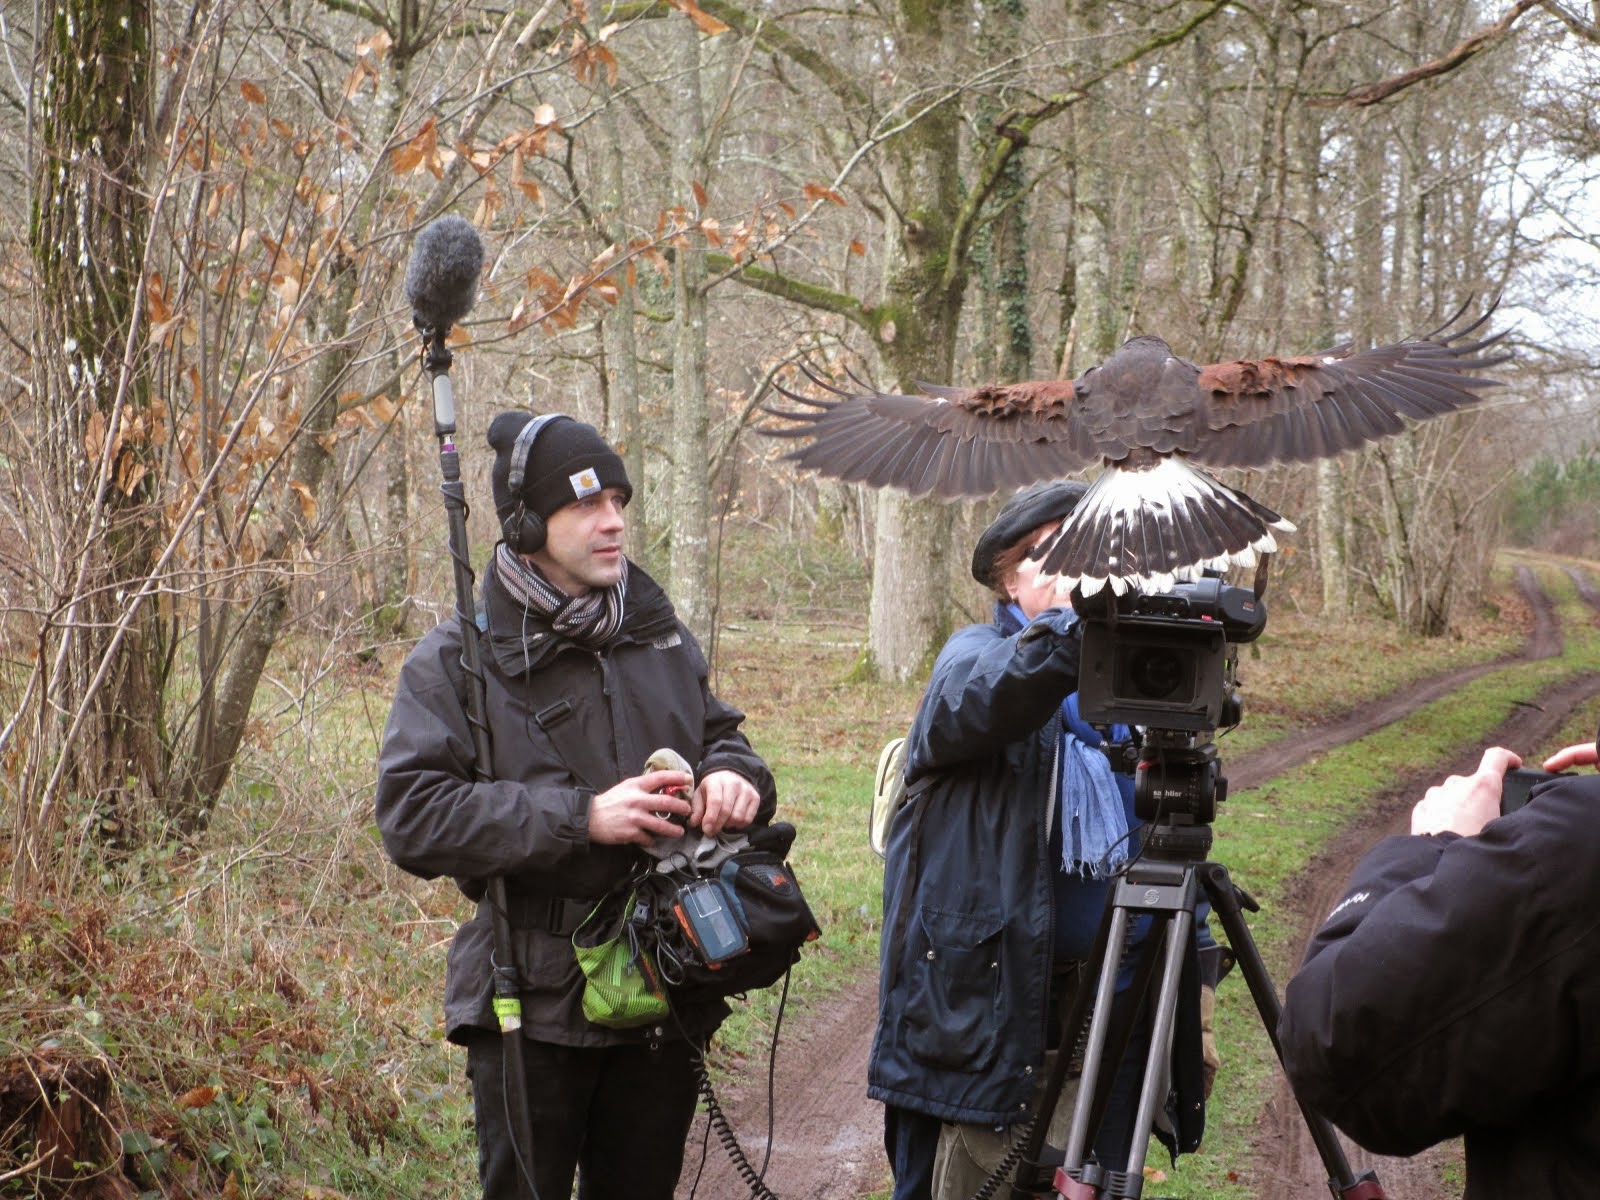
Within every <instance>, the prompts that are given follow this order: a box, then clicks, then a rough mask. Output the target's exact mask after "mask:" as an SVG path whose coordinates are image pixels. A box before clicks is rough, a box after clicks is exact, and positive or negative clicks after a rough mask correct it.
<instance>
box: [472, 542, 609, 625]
mask: <svg viewBox="0 0 1600 1200" xmlns="http://www.w3.org/2000/svg"><path fill="white" fill-rule="evenodd" d="M494 565H495V570H496V571H497V572H498V573H499V576H500V582H501V583H502V584H504V585H505V589H506V591H508V592H509V593H511V596H512V597H513V598H514V599H516V600H518V601H520V602H521V604H522V606H523V607H524V608H526V609H527V610H528V611H529V612H534V613H539V614H540V615H542V616H543V617H545V619H546V620H548V621H549V622H550V628H551V629H552V630H554V631H555V632H556V633H558V634H560V635H561V636H562V637H564V638H566V639H567V640H568V641H573V642H577V643H579V644H580V645H583V646H590V647H594V648H598V647H600V646H604V645H605V644H606V643H607V642H609V641H610V640H611V639H612V638H614V637H615V636H616V635H617V631H618V630H619V629H621V628H622V613H623V608H624V604H625V602H626V600H627V595H628V560H627V559H626V558H624V559H623V560H622V578H620V579H618V580H617V582H616V583H614V584H612V585H611V586H610V587H608V588H606V589H604V590H603V591H602V590H600V589H597V588H591V589H590V590H589V591H587V592H584V593H583V594H582V595H581V596H569V595H567V594H566V593H565V592H563V591H562V590H561V589H560V588H558V587H556V585H555V584H553V583H551V582H550V581H549V580H548V579H546V578H545V577H544V573H543V572H541V571H540V570H539V568H538V567H536V566H534V565H533V564H532V563H530V562H528V561H527V560H526V559H524V558H522V557H520V556H519V555H516V554H513V553H512V552H511V550H510V549H508V548H507V546H506V544H505V543H504V542H501V543H500V545H499V546H497V547H496V548H495V557H494Z"/></svg>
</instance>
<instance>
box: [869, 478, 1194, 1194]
mask: <svg viewBox="0 0 1600 1200" xmlns="http://www.w3.org/2000/svg"><path fill="white" fill-rule="evenodd" d="M1085 490H1086V489H1085V487H1084V485H1083V484H1080V483H1068V482H1053V483H1045V484H1037V485H1035V486H1033V487H1030V488H1027V489H1025V490H1023V491H1021V492H1019V493H1017V494H1016V495H1015V496H1013V497H1012V498H1011V499H1010V500H1008V501H1007V502H1006V503H1005V505H1004V506H1003V507H1002V508H1001V509H1000V512H999V514H998V515H997V516H996V517H995V519H994V521H993V522H992V523H991V524H990V525H989V527H988V528H987V529H986V530H985V531H984V532H983V535H982V536H981V537H979V539H978V543H977V546H976V548H975V549H974V551H973V555H972V575H973V578H975V579H976V580H977V581H978V582H979V583H980V584H982V585H983V586H984V587H986V588H989V589H990V590H991V591H992V592H993V594H994V599H995V607H994V618H993V620H992V621H990V622H989V623H988V624H986V625H969V626H967V627H966V628H964V629H960V630H957V631H956V632H955V633H954V634H952V635H951V637H950V640H949V641H948V642H947V643H945V646H944V648H943V649H942V650H941V651H940V653H939V657H938V659H937V660H936V661H935V663H934V666H933V672H932V675H931V677H930V678H929V680H928V687H927V691H926V692H924V693H923V697H922V702H921V704H920V705H919V706H918V708H917V713H916V716H915V717H914V718H913V720H912V723H911V729H910V732H909V734H908V735H907V739H906V787H907V793H906V794H907V799H906V802H905V804H904V805H903V806H902V807H901V808H900V809H899V811H898V812H897V813H896V815H895V817H894V820H893V823H892V824H891V826H890V830H889V837H888V845H887V850H886V853H885V856H884V857H885V861H884V880H883V933H882V949H881V962H880V974H879V988H880V992H879V1022H878V1030H877V1035H876V1037H875V1038H874V1040H873V1046H872V1053H871V1057H870V1058H869V1060H868V1065H867V1084H868V1088H867V1090H868V1093H869V1094H870V1095H871V1096H873V1097H874V1098H875V1099H877V1100H881V1101H882V1102H883V1103H884V1105H885V1112H884V1146H885V1150H886V1151H887V1153H888V1156H889V1164H890V1167H891V1168H892V1170H893V1172H894V1193H893V1200H929V1198H930V1197H932V1198H935V1200H965V1198H966V1197H970V1196H972V1195H974V1194H975V1193H977V1192H979V1190H980V1189H981V1188H982V1187H983V1185H984V1183H985V1181H986V1179H988V1178H989V1177H990V1175H991V1173H992V1172H994V1171H996V1170H997V1169H999V1168H1000V1167H1001V1165H1002V1164H1003V1163H1004V1162H1005V1161H1006V1159H1007V1155H1008V1153H1009V1152H1010V1151H1011V1150H1012V1149H1013V1147H1017V1148H1020V1145H1021V1144H1022V1143H1023V1142H1025V1140H1026V1137H1027V1133H1028V1130H1029V1127H1030V1122H1031V1121H1032V1119H1033V1116H1034V1112H1035V1109H1036V1107H1037V1106H1038V1102H1039V1099H1040V1097H1039V1092H1040V1090H1041V1087H1042V1085H1043V1083H1044V1081H1045V1079H1046V1078H1047V1077H1048V1075H1049V1071H1048V1069H1047V1068H1048V1065H1049V1060H1048V1059H1047V1055H1052V1054H1053V1053H1054V1052H1055V1051H1056V1049H1057V1046H1056V1043H1057V1041H1058V1040H1059V1035H1060V1024H1061V1019H1062V1018H1063V1017H1064V1016H1065V1015H1066V1011H1067V1009H1068V1008H1070V1007H1071V1003H1072V998H1073V996H1074V995H1075V994H1076V992H1077V989H1079V988H1081V987H1088V988H1091V989H1092V988H1093V987H1094V984H1095V971H1096V969H1097V968H1098V965H1099V964H1096V963H1092V962H1090V961H1088V960H1089V955H1090V954H1091V952H1092V948H1093V943H1094V939H1095V935H1096V933H1097V931H1098V929H1099V925H1100V920H1101V917H1102V915H1103V913H1104V911H1105V907H1106V901H1107V896H1108V893H1109V891H1110V888H1111V882H1112V876H1113V875H1114V874H1115V873H1116V872H1117V870H1118V869H1119V868H1120V867H1122V866H1123V865H1124V864H1126V863H1127V862H1128V860H1129V859H1130V858H1132V857H1133V856H1134V855H1136V854H1137V853H1138V852H1139V831H1140V823H1139V821H1138V819H1137V818H1136V816H1135V814H1134V808H1133V780H1132V777H1131V776H1128V775H1124V774H1120V773H1117V772H1115V771H1113V770H1112V767H1111V764H1110V760H1109V759H1108V758H1107V756H1106V755H1105V754H1104V753H1103V751H1102V749H1101V748H1102V746H1103V745H1104V744H1105V743H1106V741H1107V735H1108V734H1109V735H1110V736H1111V738H1112V739H1113V740H1116V741H1122V740H1125V739H1127V738H1128V737H1129V736H1130V732H1129V731H1128V730H1127V729H1125V728H1121V727H1116V728H1113V729H1110V730H1100V729H1095V728H1093V727H1091V726H1090V725H1089V724H1087V723H1086V722H1085V721H1083V720H1082V719H1081V717H1080V716H1079V714H1078V707H1077V687H1078V637H1077V632H1076V630H1075V629H1074V628H1073V626H1074V623H1075V622H1076V620H1077V617H1076V614H1075V613H1073V611H1072V607H1071V604H1070V603H1069V601H1068V600H1067V599H1066V598H1064V597H1061V596H1058V595H1057V594H1056V591H1055V584H1054V581H1053V580H1051V579H1048V578H1045V579H1041V578H1040V575H1039V565H1040V564H1039V562H1038V560H1037V559H1035V558H1033V557H1031V556H1030V555H1031V551H1032V550H1033V549H1034V548H1035V547H1037V546H1039V545H1040V544H1041V542H1042V541H1043V540H1044V539H1045V538H1046V537H1048V536H1049V535H1051V534H1053V533H1054V532H1055V531H1056V530H1057V529H1058V528H1060V526H1061V523H1062V522H1063V521H1064V520H1065V519H1066V518H1067V517H1068V516H1069V515H1070V514H1071V513H1072V510H1073V508H1074V507H1075V506H1076V505H1077V503H1078V501H1079V499H1081V498H1082V496H1083V494H1084V491H1085ZM1148 926H1149V921H1148V919H1145V920H1142V921H1140V922H1137V923H1135V925H1134V932H1133V937H1132V941H1133V942H1134V943H1135V944H1136V943H1137V942H1138V940H1140V939H1142V937H1143V936H1144V932H1145V930H1146V929H1147V928H1148ZM1203 929H1204V925H1203V923H1201V924H1200V925H1199V926H1198V927H1197V943H1198V942H1199V941H1200V940H1202V938H1203V940H1204V942H1206V943H1210V937H1209V934H1208V933H1206V934H1203V935H1202V934H1200V933H1199V931H1200V930H1203ZM1131 975H1132V972H1131V966H1130V967H1129V968H1128V969H1125V970H1124V972H1123V975H1122V977H1121V982H1122V985H1123V986H1126V984H1127V983H1128V982H1131ZM1193 1010H1194V1011H1195V1012H1196V1014H1197V1013H1198V998H1196V1002H1195V1004H1194V1005H1193ZM1181 1030H1182V1026H1181V1025H1180V1041H1179V1045H1178V1046H1177V1047H1176V1051H1175V1054H1174V1067H1175V1068H1177V1070H1176V1071H1175V1076H1176V1078H1178V1079H1179V1080H1180V1081H1181V1080H1183V1079H1184V1078H1185V1077H1189V1078H1192V1079H1194V1080H1195V1081H1196V1082H1198V1081H1199V1079H1200V1073H1201V1069H1202V1068H1201V1049H1200V1034H1199V1028H1198V1016H1196V1020H1195V1023H1194V1028H1193V1031H1192V1036H1184V1035H1183V1034H1182V1032H1181ZM1141 1039H1142V1040H1141ZM1147 1044H1148V1033H1144V1034H1138V1035H1136V1037H1135V1039H1134V1042H1133V1043H1132V1044H1131V1045H1130V1047H1129V1049H1128V1052H1127V1054H1126V1055H1125V1056H1124V1058H1123V1061H1122V1062H1121V1064H1120V1065H1118V1064H1112V1068H1113V1069H1114V1086H1113V1090H1112V1093H1111V1097H1110V1101H1109V1104H1108V1108H1107V1111H1106V1113H1105V1116H1104V1118H1103V1120H1102V1122H1101V1124H1100V1128H1099V1132H1098V1136H1096V1137H1095V1138H1094V1139H1093V1140H1092V1142H1091V1144H1090V1145H1089V1146H1088V1147H1086V1148H1085V1153H1086V1154H1089V1153H1091V1152H1093V1153H1095V1154H1096V1155H1098V1156H1099V1161H1100V1162H1101V1163H1102V1165H1104V1166H1106V1167H1107V1168H1108V1169H1109V1170H1114V1171H1121V1170H1122V1169H1123V1167H1124V1166H1125V1164H1126V1159H1127V1155H1128V1150H1129V1146H1130V1142H1131V1140H1132V1139H1133V1138H1134V1137H1135V1131H1134V1129H1133V1128H1132V1126H1133V1117H1134V1110H1135V1108H1136V1107H1137V1101H1138V1085H1139V1082H1140V1078H1141V1075H1142V1067H1143V1059H1144V1047H1145V1045H1147ZM1191 1068H1192V1069H1191ZM1199 1086H1201V1087H1203V1083H1200V1084H1199ZM1075 1096H1076V1085H1075V1084H1074V1085H1073V1086H1071V1087H1068V1088H1065V1089H1063V1091H1062V1094H1061V1096H1060V1097H1059V1103H1058V1105H1057V1107H1056V1109H1055V1111H1054V1120H1051V1124H1050V1130H1049V1137H1048V1142H1049V1144H1051V1145H1054V1146H1057V1147H1060V1146H1063V1145H1064V1144H1065V1142H1066V1133H1067V1131H1068V1128H1069V1126H1070V1122H1071V1117H1072V1110H1073V1101H1074V1098H1075ZM1184 1102H1185V1103H1191V1104H1192V1100H1187V1099H1186V1100H1185V1101H1184ZM1203 1112H1204V1108H1203V1100H1201V1102H1200V1108H1199V1115H1201V1116H1203ZM1195 1115H1196V1114H1194V1113H1193V1112H1191V1113H1188V1114H1186V1120H1185V1121H1184V1122H1181V1123H1179V1130H1180V1138H1179V1142H1180V1144H1182V1147H1183V1148H1184V1149H1192V1148H1193V1143H1194V1142H1195V1141H1197V1140H1198V1129H1197V1128H1196V1127H1195V1125H1194V1116H1195ZM1041 1116H1042V1117H1043V1118H1044V1119H1046V1120H1050V1119H1051V1114H1041ZM1145 1136H1146V1135H1145V1134H1143V1133H1141V1134H1139V1147H1140V1158H1141V1161H1142V1158H1143V1146H1144V1137H1145ZM1013 1165H1014V1163H1013ZM1010 1178H1011V1176H1010V1173H1009V1172H1008V1173H1007V1174H1006V1175H1005V1176H1004V1177H1002V1178H1001V1179H1000V1180H999V1188H1000V1189H1002V1190H1003V1189H1006V1188H1008V1187H1009V1186H1010ZM990 1190H994V1189H990ZM997 1194H998V1193H997Z"/></svg>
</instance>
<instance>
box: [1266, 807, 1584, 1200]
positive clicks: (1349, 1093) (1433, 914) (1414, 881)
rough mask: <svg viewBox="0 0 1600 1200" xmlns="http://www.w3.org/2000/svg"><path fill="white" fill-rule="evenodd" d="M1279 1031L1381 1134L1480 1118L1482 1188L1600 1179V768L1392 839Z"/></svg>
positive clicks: (1361, 1125) (1308, 1086)
mask: <svg viewBox="0 0 1600 1200" xmlns="http://www.w3.org/2000/svg"><path fill="white" fill-rule="evenodd" d="M1278 1035H1279V1037H1280V1039H1281V1041H1282V1045H1283V1055H1284V1066H1285V1068H1286V1070H1287V1071H1288V1075H1289V1078H1290V1081H1291V1082H1292V1083H1293V1084H1294V1087H1295V1091H1296V1094H1297V1095H1298V1096H1299V1098H1300V1100H1301V1101H1302V1102H1303V1103H1306V1104H1308V1105H1310V1106H1311V1107H1312V1108H1314V1109H1317V1110H1319V1111H1321V1112H1322V1113H1324V1114H1326V1116H1327V1117H1328V1118H1329V1119H1330V1120H1332V1121H1333V1123H1334V1124H1335V1125H1337V1126H1338V1127H1339V1128H1340V1129H1342V1130H1344V1131H1345V1132H1346V1133H1347V1134H1349V1135H1350V1136H1351V1137H1352V1138H1354V1139H1355V1140H1356V1141H1357V1142H1359V1143H1360V1144H1361V1145H1363V1146H1365V1147H1367V1148H1368V1149H1369V1150H1372V1151H1374V1152H1377V1153H1380V1154H1390V1155H1409V1154H1415V1153H1417V1152H1418V1151H1420V1150H1422V1149H1424V1148H1426V1147H1427V1146H1430V1145H1432V1144H1433V1143H1435V1142H1438V1141H1442V1140H1444V1139H1446V1138H1450V1137H1455V1136H1457V1135H1464V1136H1465V1144H1466V1154H1467V1191H1466V1195H1467V1197H1468V1200H1487V1198H1489V1197H1505V1198H1507V1200H1509V1198H1511V1197H1516V1198H1517V1200H1529V1198H1532V1200H1538V1198H1540V1197H1577V1196H1600V777H1596V776H1583V777H1578V778H1573V779H1563V780H1558V781H1556V782H1553V783H1547V784H1543V785H1541V786H1540V787H1538V788H1536V789H1535V791H1534V793H1533V800H1532V801H1531V802H1530V803H1529V804H1528V805H1527V806H1526V807H1525V808H1523V809H1521V810H1519V811H1518V812H1515V813H1513V814H1511V815H1510V816H1506V817H1501V818H1499V819H1497V820H1494V821H1491V822H1489V824H1488V825H1487V826H1486V827H1485V828H1484V830H1483V832H1482V833H1480V834H1479V835H1477V836H1476V837H1456V836H1453V835H1449V834H1441V835H1436V836H1432V837H1394V838H1389V839H1386V840H1385V841H1383V842H1381V843H1379V844H1378V845H1377V846H1376V847H1375V848H1374V849H1373V850H1372V851H1371V852H1370V853H1369V854H1368V855H1367V856H1366V858H1365V859H1363V860H1362V862H1361V864H1360V866H1358V867H1357V868H1356V872H1355V874H1354V876H1353V878H1352V880H1351V883H1350V886H1349V888H1348V890H1347V891H1346V893H1345V896H1344V898H1343V899H1342V900H1341V901H1340V902H1339V904H1338V905H1337V906H1335V908H1334V910H1333V912H1332V913H1331V914H1330V915H1329V917H1328V919H1327V920H1326V922H1325V923H1324V924H1323V926H1322V929H1321V930H1320V931H1319V932H1318V933H1317V935H1316V937H1315V939H1314V940H1313V941H1312V943H1311V947H1310V949H1309V950H1308V951H1307V953H1306V959H1305V963H1304V964H1303V965H1302V967H1301V969H1300V971H1299V973H1298V974H1297V975H1295V977H1294V978H1293V979H1292V980H1291V981H1290V982H1289V985H1288V988H1287V994H1286V998H1285V1002H1284V1010H1283V1018H1282V1020H1281V1022H1280V1023H1279V1026H1278Z"/></svg>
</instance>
